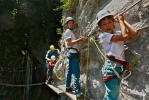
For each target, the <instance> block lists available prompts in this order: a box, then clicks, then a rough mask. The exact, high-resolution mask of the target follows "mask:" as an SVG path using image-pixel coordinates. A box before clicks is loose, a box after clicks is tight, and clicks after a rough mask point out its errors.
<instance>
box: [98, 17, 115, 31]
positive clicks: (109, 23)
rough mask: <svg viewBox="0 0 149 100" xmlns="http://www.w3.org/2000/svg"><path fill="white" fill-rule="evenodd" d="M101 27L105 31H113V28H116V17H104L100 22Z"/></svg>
mask: <svg viewBox="0 0 149 100" xmlns="http://www.w3.org/2000/svg"><path fill="white" fill-rule="evenodd" d="M99 28H100V29H101V30H102V31H103V32H108V33H113V29H114V28H115V23H114V19H108V18H106V19H104V20H102V21H101V22H100V25H99Z"/></svg>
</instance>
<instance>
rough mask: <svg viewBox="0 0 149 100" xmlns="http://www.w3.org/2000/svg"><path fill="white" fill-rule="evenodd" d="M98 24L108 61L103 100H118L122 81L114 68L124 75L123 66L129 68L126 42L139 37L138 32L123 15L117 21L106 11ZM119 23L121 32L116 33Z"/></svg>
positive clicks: (98, 18)
mask: <svg viewBox="0 0 149 100" xmlns="http://www.w3.org/2000/svg"><path fill="white" fill-rule="evenodd" d="M96 20H97V24H98V27H99V29H100V30H101V31H102V34H101V36H99V40H100V43H101V45H102V47H103V50H104V52H105V54H106V57H107V59H106V60H105V63H104V65H103V68H102V75H103V81H104V85H105V88H106V91H105V95H104V99H103V100H118V95H119V87H120V83H121V79H120V78H118V77H117V76H116V74H115V73H114V71H113V69H112V68H113V66H116V68H115V70H116V71H117V72H118V73H122V72H123V71H122V69H121V66H123V67H124V66H125V67H126V66H127V65H128V64H127V62H126V61H125V56H124V41H127V40H129V39H132V38H134V37H135V36H137V34H138V32H137V30H136V29H135V28H134V27H133V26H132V25H130V24H129V23H128V22H127V21H126V20H125V19H124V16H123V15H118V17H117V18H116V19H114V16H113V15H112V14H111V13H110V12H109V11H106V10H102V11H100V12H99V13H98V14H97V19H96ZM116 23H119V25H120V29H121V31H119V32H118V31H115V30H114V29H115V24H116Z"/></svg>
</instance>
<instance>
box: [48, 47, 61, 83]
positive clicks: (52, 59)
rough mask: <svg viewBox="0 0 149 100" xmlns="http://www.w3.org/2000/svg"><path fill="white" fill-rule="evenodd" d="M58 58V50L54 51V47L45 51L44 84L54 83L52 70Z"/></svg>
mask: <svg viewBox="0 0 149 100" xmlns="http://www.w3.org/2000/svg"><path fill="white" fill-rule="evenodd" d="M58 56H59V50H58V49H55V47H54V45H50V46H49V50H48V51H47V54H46V56H45V60H46V69H47V70H46V82H47V83H48V84H52V83H54V80H53V78H52V76H53V68H54V64H55V63H56V61H57V59H58Z"/></svg>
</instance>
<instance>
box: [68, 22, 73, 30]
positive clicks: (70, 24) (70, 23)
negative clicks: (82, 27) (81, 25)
mask: <svg viewBox="0 0 149 100" xmlns="http://www.w3.org/2000/svg"><path fill="white" fill-rule="evenodd" d="M74 26H75V22H74V21H69V22H68V23H67V27H68V28H69V29H73V28H74Z"/></svg>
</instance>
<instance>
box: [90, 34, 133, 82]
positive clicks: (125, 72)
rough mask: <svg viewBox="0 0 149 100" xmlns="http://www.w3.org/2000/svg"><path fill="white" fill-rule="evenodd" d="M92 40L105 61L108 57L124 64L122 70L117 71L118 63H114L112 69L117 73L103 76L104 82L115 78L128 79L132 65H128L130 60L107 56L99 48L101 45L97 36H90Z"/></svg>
mask: <svg viewBox="0 0 149 100" xmlns="http://www.w3.org/2000/svg"><path fill="white" fill-rule="evenodd" d="M90 41H92V42H93V43H94V44H95V46H96V48H97V49H98V53H99V54H100V55H101V56H102V60H103V61H104V60H106V59H108V60H111V61H114V62H118V63H120V64H121V65H122V66H121V69H122V72H121V73H118V72H117V71H116V64H114V66H113V67H112V70H113V72H114V73H115V75H107V76H103V80H104V82H107V81H109V80H111V79H113V78H120V79H127V78H128V77H129V76H130V75H131V70H130V66H129V65H128V62H126V61H121V60H119V59H115V58H114V57H108V56H106V55H105V53H104V52H103V51H102V50H101V49H100V48H99V46H98V44H97V43H96V41H95V38H94V37H93V36H92V37H90Z"/></svg>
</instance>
